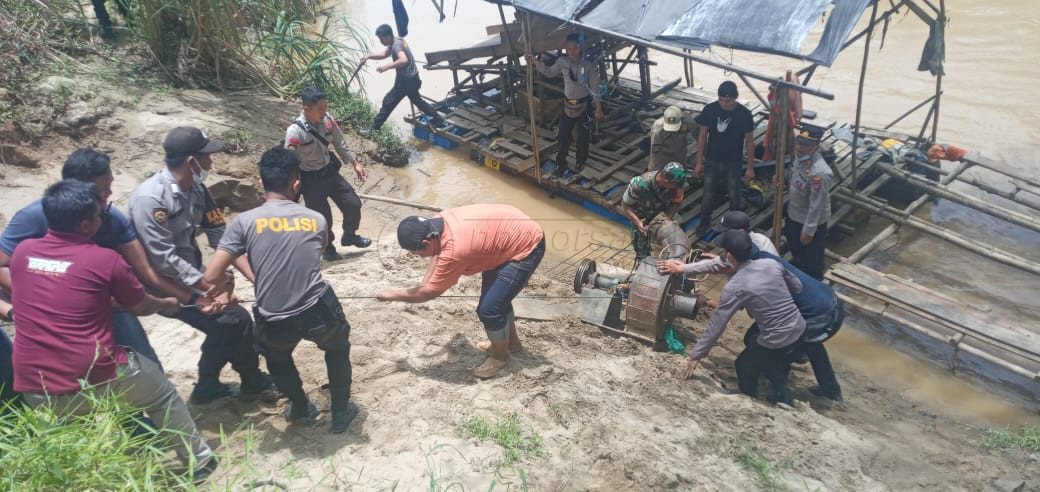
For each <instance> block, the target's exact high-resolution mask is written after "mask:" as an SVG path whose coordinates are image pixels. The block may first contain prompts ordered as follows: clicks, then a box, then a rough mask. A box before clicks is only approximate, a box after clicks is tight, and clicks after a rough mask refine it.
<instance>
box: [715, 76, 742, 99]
mask: <svg viewBox="0 0 1040 492" xmlns="http://www.w3.org/2000/svg"><path fill="white" fill-rule="evenodd" d="M739 94H740V93H739V92H738V91H737V84H735V83H734V82H733V81H732V80H727V81H725V82H723V83H721V84H719V97H737V96H738V95H739Z"/></svg>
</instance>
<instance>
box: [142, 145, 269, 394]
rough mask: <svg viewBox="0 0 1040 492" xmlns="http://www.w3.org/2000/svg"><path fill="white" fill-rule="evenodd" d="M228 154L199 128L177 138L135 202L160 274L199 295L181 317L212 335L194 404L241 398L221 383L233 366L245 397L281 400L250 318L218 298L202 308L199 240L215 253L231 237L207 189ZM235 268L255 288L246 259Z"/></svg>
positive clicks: (229, 299) (228, 299)
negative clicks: (219, 156) (202, 236)
mask: <svg viewBox="0 0 1040 492" xmlns="http://www.w3.org/2000/svg"><path fill="white" fill-rule="evenodd" d="M223 148H224V142H222V141H220V140H211V139H210V138H209V137H207V136H206V134H205V133H203V132H202V130H199V129H198V128H192V127H177V128H174V129H173V130H170V133H168V134H167V135H166V140H165V141H164V142H163V150H165V151H166V159H165V160H166V166H164V167H163V168H162V169H161V170H160V171H159V172H157V173H155V174H153V175H152V176H151V177H150V178H148V179H146V180H145V181H144V182H142V183H141V184H140V185H138V186H137V189H135V190H134V193H133V195H132V196H131V198H130V220H131V221H132V222H133V225H134V229H135V230H136V231H137V236H138V238H139V239H140V240H141V244H143V245H144V249H145V252H147V253H148V259H149V260H150V261H151V263H152V266H153V267H154V268H155V270H156V272H158V273H159V274H160V275H162V276H164V277H165V278H166V279H167V280H169V281H172V282H175V283H177V284H179V285H181V286H182V287H184V288H187V289H190V290H192V291H193V292H194V293H195V294H194V295H193V296H192V298H191V299H190V300H189V302H187V303H186V306H185V307H182V308H181V310H180V311H179V312H178V313H177V314H176V315H175V316H174V317H175V318H177V319H179V320H181V321H183V322H185V323H187V324H189V325H191V326H193V327H195V328H197V329H199V330H200V331H202V332H204V333H205V334H206V339H205V341H203V342H202V355H201V357H200V358H199V381H198V383H197V384H196V385H195V389H194V390H193V391H192V393H191V402H192V403H206V402H210V401H213V400H215V399H217V398H222V397H225V396H232V395H234V394H236V393H238V389H237V388H234V387H231V386H228V385H226V384H223V383H221V382H220V370H221V369H222V368H223V367H224V365H226V364H227V363H229V362H230V363H231V367H232V368H233V369H234V370H235V371H236V372H238V374H239V375H240V376H241V378H242V387H241V392H242V395H243V396H244V397H248V398H254V397H264V398H265V399H271V398H272V397H274V396H275V395H274V393H273V391H271V390H273V384H272V383H271V381H270V379H269V378H268V377H267V376H266V375H265V374H263V373H262V372H260V368H259V364H260V361H259V356H258V355H257V353H256V351H254V350H253V320H252V318H250V317H249V312H248V311H246V310H245V309H243V308H242V307H241V306H239V305H237V304H236V303H237V299H235V297H234V295H229V294H224V295H222V296H219V297H218V298H217V299H216V302H214V303H213V304H211V305H209V306H205V307H198V304H199V303H198V299H199V298H202V297H203V296H206V295H207V293H208V292H210V290H211V289H213V287H214V286H213V285H212V284H210V283H209V282H206V280H205V279H204V278H203V275H202V250H201V249H199V244H198V242H197V241H196V240H195V236H196V234H197V233H198V232H199V230H200V229H201V231H202V232H205V233H206V236H207V238H208V239H209V244H210V247H213V248H216V247H217V245H218V244H219V243H220V238H221V237H222V236H223V235H224V215H223V213H222V212H221V210H220V208H219V207H217V205H216V203H215V202H214V200H213V195H211V194H210V192H209V190H208V189H207V188H206V186H205V185H204V184H203V183H202V182H203V180H205V179H206V174H207V173H208V172H209V170H210V169H212V167H213V160H212V159H211V158H210V154H212V153H214V152H218V151H220V150H221V149H223ZM235 266H236V267H237V268H238V269H239V271H241V272H242V274H243V275H245V276H246V278H248V279H249V280H250V281H252V280H253V272H252V270H251V269H250V268H249V262H248V260H247V258H245V257H244V256H243V257H240V258H238V260H236V262H235ZM227 290H228V291H231V290H232V289H227ZM225 307H226V309H223V310H221V309H222V308H225Z"/></svg>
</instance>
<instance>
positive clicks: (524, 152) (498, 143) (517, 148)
mask: <svg viewBox="0 0 1040 492" xmlns="http://www.w3.org/2000/svg"><path fill="white" fill-rule="evenodd" d="M491 145H492V146H495V147H502V148H504V149H508V150H510V151H512V152H514V153H515V154H517V155H519V156H520V157H523V158H524V159H527V158H529V157H531V156H533V155H534V154H533V153H532V152H531V151H530V150H529V149H528V148H527V147H524V146H522V145H517V144H516V143H513V142H512V141H511V140H509V139H508V138H504V139H501V140H498V139H496V140H495V141H494V142H492V144H491Z"/></svg>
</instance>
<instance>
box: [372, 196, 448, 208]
mask: <svg viewBox="0 0 1040 492" xmlns="http://www.w3.org/2000/svg"><path fill="white" fill-rule="evenodd" d="M357 196H359V197H361V198H364V199H365V200H375V201H377V202H386V203H393V204H394V205H404V206H405V207H412V208H418V209H422V210H432V211H434V212H440V211H442V210H444V209H443V208H441V207H436V206H433V205H426V204H425V203H419V202H409V201H407V200H399V199H397V198H390V197H387V196H380V195H369V194H366V193H358V194H357Z"/></svg>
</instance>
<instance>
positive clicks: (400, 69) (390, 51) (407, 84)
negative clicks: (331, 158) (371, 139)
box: [359, 6, 445, 137]
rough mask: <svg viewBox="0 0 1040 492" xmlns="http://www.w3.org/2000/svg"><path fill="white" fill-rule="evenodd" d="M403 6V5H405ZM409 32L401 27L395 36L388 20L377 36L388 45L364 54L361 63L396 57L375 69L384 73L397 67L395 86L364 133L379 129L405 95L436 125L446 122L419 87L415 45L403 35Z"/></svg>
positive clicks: (369, 133) (419, 80) (420, 80)
mask: <svg viewBox="0 0 1040 492" xmlns="http://www.w3.org/2000/svg"><path fill="white" fill-rule="evenodd" d="M401 9H402V10H403V9H404V7H403V6H402V7H401ZM398 29H399V30H400V26H398ZM406 34H407V32H405V31H401V32H400V36H394V29H393V28H392V27H390V26H389V25H387V24H383V25H381V26H379V27H377V28H376V37H377V38H379V44H382V45H383V46H386V49H385V50H383V51H379V52H376V53H369V54H367V55H365V56H363V57H361V63H364V62H366V61H368V60H382V59H384V58H390V59H391V60H393V61H391V62H390V63H387V64H385V65H380V66H379V67H377V68H376V71H377V72H379V73H383V72H386V71H387V70H394V72H395V74H396V75H395V76H394V86H393V87H392V88H390V92H387V93H386V96H383V105H382V106H380V107H379V113H378V114H376V117H375V119H374V120H372V126H370V127H368V128H365V129H362V130H361V131H360V132H359V133H361V135H362V136H365V137H367V136H369V135H371V134H372V133H374V132H377V131H379V129H380V128H381V127H382V126H383V123H386V119H387V118H389V117H390V113H391V112H392V111H393V110H394V108H396V107H397V105H398V104H401V101H403V100H404V98H406V97H407V98H408V100H409V101H411V103H412V104H414V105H415V107H416V108H418V109H419V111H422V112H423V113H426V114H427V115H428V116H429V117H430V123H432V124H433V126H435V127H437V128H440V127H443V126H444V125H445V123H444V119H443V118H441V115H439V114H437V110H436V109H434V107H433V106H431V105H430V103H428V102H426V100H425V99H423V98H422V95H420V94H419V88H421V87H422V79H420V78H419V67H418V65H416V64H415V58H414V57H413V56H412V49H411V48H410V47H409V46H408V41H405V39H404V36H405V35H406Z"/></svg>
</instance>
